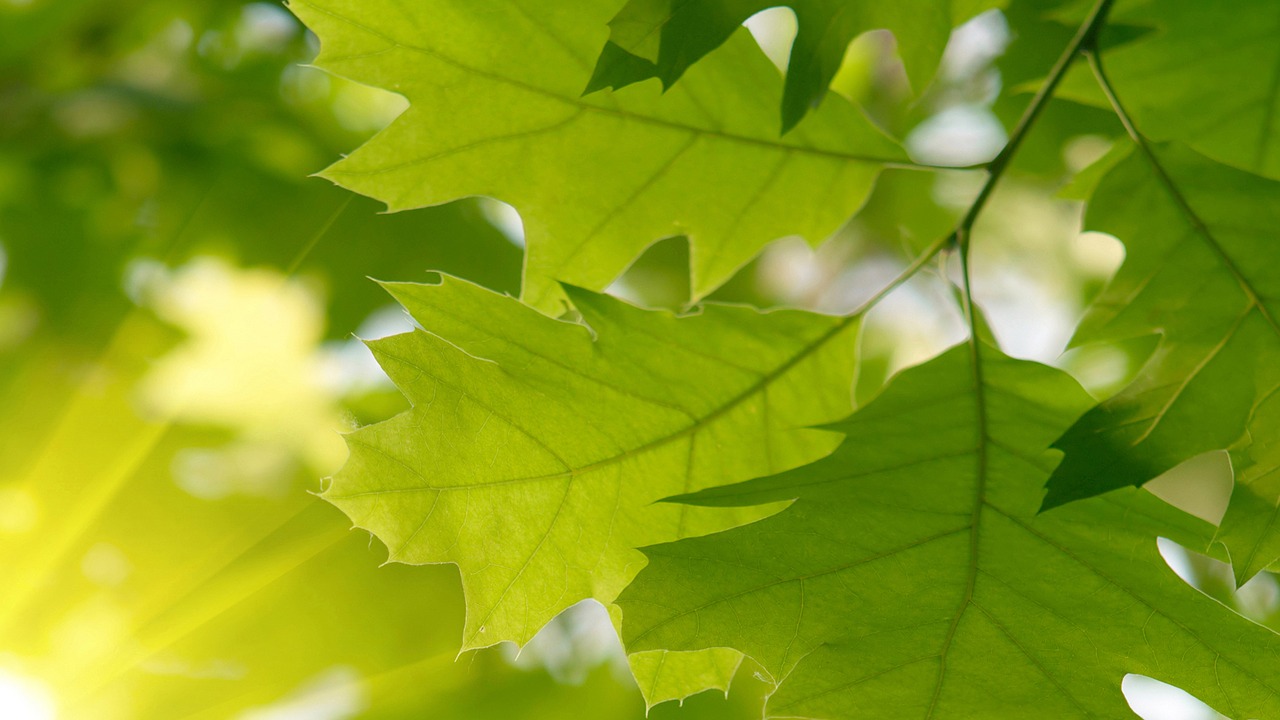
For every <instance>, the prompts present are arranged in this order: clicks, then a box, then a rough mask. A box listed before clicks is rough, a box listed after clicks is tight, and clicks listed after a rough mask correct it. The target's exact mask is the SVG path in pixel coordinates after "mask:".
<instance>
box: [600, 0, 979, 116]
mask: <svg viewBox="0 0 1280 720" xmlns="http://www.w3.org/2000/svg"><path fill="white" fill-rule="evenodd" d="M1003 4H1004V0H902V1H900V2H894V3H884V2H860V1H859V0H790V1H789V2H784V3H781V4H780V3H777V2H770V1H768V0H630V2H628V3H627V4H626V6H625V7H623V8H622V10H620V11H619V12H618V14H617V15H616V16H615V17H614V18H613V20H611V21H610V22H609V27H610V29H611V31H612V32H611V33H610V35H609V42H608V44H607V45H605V48H604V50H603V51H602V52H601V53H600V59H599V60H598V61H597V63H596V69H595V72H594V73H593V74H592V77H591V82H590V83H588V85H587V92H593V91H596V90H599V89H601V88H605V87H614V88H620V87H625V86H627V85H630V84H631V83H634V82H638V81H641V80H645V79H647V78H653V77H656V78H659V79H661V80H662V84H663V86H664V87H667V88H670V87H672V86H673V85H675V84H676V81H677V80H679V79H680V78H681V76H683V75H684V74H685V73H686V72H687V71H688V70H689V69H690V68H691V67H692V66H693V65H694V64H695V63H697V62H699V61H700V60H701V59H702V58H703V57H704V56H706V55H707V54H708V53H710V52H711V51H712V50H715V49H716V48H717V47H719V46H720V45H721V44H723V43H724V42H725V41H726V40H728V39H729V38H730V36H732V35H733V34H734V33H735V32H740V31H739V30H738V28H739V27H740V26H741V25H742V23H743V21H745V20H746V19H747V18H749V17H751V16H752V15H755V14H756V13H758V12H760V11H761V10H765V9H767V8H771V7H779V5H781V6H785V7H790V8H791V9H792V10H793V11H794V12H795V14H796V21H797V24H798V26H799V29H798V31H797V33H796V39H795V43H794V44H793V45H792V47H791V59H790V62H789V63H788V66H787V79H786V88H785V90H784V92H783V97H782V130H783V132H784V133H785V132H788V131H790V130H791V129H792V128H794V127H795V126H796V124H797V123H799V122H800V121H801V120H802V119H804V116H805V115H806V114H807V113H809V112H810V111H812V110H814V109H815V108H817V107H818V106H819V105H820V104H821V103H822V101H823V99H824V98H825V97H826V95H827V88H828V86H830V84H831V80H832V78H834V77H835V76H836V71H838V70H839V69H840V64H841V62H842V61H843V60H844V55H845V50H846V48H847V47H848V45H849V43H850V42H851V41H852V40H853V39H854V38H855V37H857V36H858V35H861V34H862V33H864V32H867V31H869V30H889V31H891V32H893V34H894V37H895V38H896V39H897V41H898V53H899V54H900V55H901V57H902V62H903V65H904V66H905V67H906V70H907V75H908V77H909V78H910V79H911V80H912V82H913V83H915V85H916V88H917V89H922V88H923V87H924V86H925V85H927V84H928V82H929V80H930V79H931V78H932V77H933V73H934V71H935V70H936V69H937V66H938V61H939V60H941V58H942V51H943V49H945V48H946V45H947V38H948V37H950V35H951V30H952V28H954V27H956V26H957V25H959V24H960V23H962V22H964V21H965V20H968V19H969V18H971V17H973V16H974V15H977V14H978V13H980V12H982V11H984V10H989V9H991V8H995V7H1000V6H1002V5H1003ZM713 58H714V56H713Z"/></svg>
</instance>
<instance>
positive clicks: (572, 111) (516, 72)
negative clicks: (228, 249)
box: [291, 0, 906, 312]
mask: <svg viewBox="0 0 1280 720" xmlns="http://www.w3.org/2000/svg"><path fill="white" fill-rule="evenodd" d="M291 7H292V9H293V10H294V12H295V13H297V14H298V16H299V17H301V18H302V19H303V20H304V21H305V22H306V23H307V25H308V26H309V27H310V28H311V29H312V30H313V31H315V32H316V34H317V35H319V37H320V39H321V47H322V51H321V53H320V56H319V57H318V58H317V60H316V62H317V64H319V65H320V66H321V67H324V68H326V69H328V70H330V71H331V72H334V73H336V74H338V75H342V76H346V77H349V78H352V79H354V80H357V81H359V82H363V83H367V84H370V85H376V86H378V87H382V88H387V89H389V90H394V91H396V92H399V93H401V94H403V95H404V96H405V97H407V98H408V99H409V101H410V103H411V106H410V108H409V109H408V110H407V111H406V112H405V113H404V114H403V115H402V116H401V117H400V118H398V119H397V120H396V121H395V122H394V123H393V124H392V125H391V127H389V128H388V129H387V130H385V131H383V132H382V133H381V134H379V135H377V136H376V137H375V138H374V139H373V140H371V141H370V142H369V143H367V144H365V145H364V146H363V147H361V148H360V149H359V150H357V151H356V152H354V153H352V154H351V155H350V156H349V157H347V158H345V159H343V160H342V161H340V162H338V163H337V164H335V165H334V166H332V167H330V168H329V169H327V170H325V171H324V173H322V174H323V175H324V176H325V177H327V178H329V179H331V180H333V181H334V182H337V183H339V184H341V185H342V186H344V187H346V188H348V189H351V190H354V191H356V192H359V193H362V194H365V195H369V196H372V197H375V198H377V199H379V200H382V201H384V202H386V203H387V205H388V206H389V208H390V209H391V210H401V209H405V208H413V207H421V206H424V205H435V204H439V203H444V202H448V201H450V200H454V199H457V198H461V197H466V196H470V195H486V196H490V197H494V198H497V199H500V200H503V201H505V202H508V203H510V204H511V205H513V206H514V207H515V208H516V209H517V210H518V211H519V212H520V215H521V218H522V219H523V220H524V229H525V233H526V239H527V243H528V255H527V257H526V260H525V268H524V273H525V275H524V282H525V285H524V298H525V300H526V301H528V302H529V303H531V304H533V305H534V306H535V307H538V308H539V309H542V310H544V311H548V312H552V311H557V310H559V309H560V304H559V303H560V298H562V296H561V295H560V293H559V288H558V286H557V285H556V281H557V280H559V281H564V282H568V283H572V284H575V285H579V286H582V287H587V288H591V289H596V290H599V289H603V288H604V287H606V286H607V285H608V284H609V283H610V282H611V281H612V280H613V279H614V278H616V277H617V276H618V275H619V273H621V272H622V271H623V270H624V269H625V268H626V267H627V265H628V264H630V262H631V261H632V260H634V259H635V258H636V256H638V255H639V254H640V253H641V252H642V251H643V250H644V249H645V248H646V247H648V246H649V245H650V244H652V243H653V242H654V241H656V240H659V239H662V238H665V237H670V236H675V235H687V236H689V238H690V243H691V258H690V262H691V266H692V267H691V269H692V275H693V279H692V289H693V295H694V299H698V298H701V297H703V296H705V295H706V294H707V293H709V292H710V291H712V290H714V289H715V288H716V287H718V286H719V285H720V284H721V283H723V282H724V281H725V280H726V279H727V278H728V277H729V276H730V275H732V274H733V273H734V271H736V270H737V269H738V268H739V267H741V266H742V265H743V264H744V263H746V262H747V261H748V260H749V259H750V258H751V257H752V256H753V255H754V254H755V253H756V252H758V251H759V250H760V248H761V247H763V246H764V245H765V244H766V243H768V242H770V241H772V240H774V239H777V238H779V237H782V236H784V235H791V234H799V235H803V236H805V237H806V238H808V239H809V240H811V241H814V242H817V241H820V240H823V239H825V238H826V237H827V236H828V235H830V234H831V233H832V232H834V231H835V230H836V229H838V228H839V227H840V225H841V224H842V223H843V222H844V221H845V220H846V219H848V217H849V216H850V215H851V214H853V212H854V211H855V210H857V209H858V207H859V206H860V205H861V204H862V202H863V201H864V200H865V199H866V196H867V194H868V193H869V192H870V190H871V186H872V183H873V181H874V179H875V177H876V175H877V173H878V172H879V170H880V168H881V167H882V166H883V165H884V163H900V162H903V161H905V159H906V156H905V155H904V153H903V151H902V150H901V149H900V148H899V147H898V146H897V145H896V144H894V143H893V142H892V141H891V140H889V139H888V138H887V137H886V136H884V135H883V134H882V133H881V132H880V131H879V130H877V129H876V128H875V127H874V126H873V125H872V124H871V123H870V121H868V120H867V119H866V118H865V117H864V116H862V115H861V114H860V113H859V112H858V111H857V110H856V109H854V108H853V107H852V106H850V105H849V104H848V103H846V102H843V101H839V102H830V103H827V104H826V105H825V106H824V108H823V111H822V112H821V113H819V114H818V115H817V117H815V118H814V120H813V121H812V122H811V123H809V124H807V125H806V127H805V128H804V130H803V132H797V133H793V134H792V135H790V136H788V137H787V138H785V139H779V138H778V137H777V126H776V122H775V121H774V119H773V117H772V107H773V106H774V103H775V102H776V100H777V98H778V97H779V93H780V89H781V88H780V87H779V85H780V82H779V78H778V77H777V71H776V70H775V69H774V67H773V66H772V65H771V64H770V63H769V61H768V60H767V59H766V58H765V57H764V55H763V53H761V51H760V49H759V48H758V47H756V46H755V44H754V43H753V42H752V41H751V39H750V37H749V36H747V34H746V32H745V30H744V31H743V32H742V33H740V34H739V36H738V37H736V38H734V39H733V40H732V41H731V42H729V43H728V44H727V46H726V49H725V51H724V52H723V53H720V54H718V56H717V58H715V59H713V60H712V61H709V62H707V63H704V64H703V65H702V66H700V67H699V68H698V69H697V71H695V72H692V73H690V74H689V77H688V78H687V79H686V81H685V82H684V83H682V85H681V87H680V88H678V89H676V90H673V91H671V92H668V93H666V94H665V95H664V94H662V93H661V92H660V89H659V88H658V87H657V86H656V85H654V84H651V83H650V84H645V85H642V86H638V87H635V88H630V89H628V90H626V91H624V92H619V93H603V94H598V95H593V96H591V97H586V98H584V97H581V91H582V87H583V85H584V84H585V82H586V79H587V77H588V75H589V74H590V62H591V58H593V57H594V55H595V53H596V52H597V51H598V49H599V48H600V46H601V44H602V43H603V42H604V38H603V33H604V31H605V29H606V28H605V23H606V21H607V20H608V16H609V13H610V12H611V11H612V10H613V9H614V7H615V6H614V4H613V3H612V2H609V1H608V0H590V1H589V2H577V3H573V5H572V6H567V5H566V6H560V7H557V6H553V5H549V4H547V3H540V2H533V1H532V0H508V1H507V2H488V3H476V2H470V1H467V0H430V1H427V2H418V3H412V4H404V3H397V2H392V0H295V1H294V2H293V4H292V6H291ZM760 95H763V96H764V99H761V98H760V97H759V96H760Z"/></svg>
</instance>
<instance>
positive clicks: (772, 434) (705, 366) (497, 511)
mask: <svg viewBox="0 0 1280 720" xmlns="http://www.w3.org/2000/svg"><path fill="white" fill-rule="evenodd" d="M387 288H388V290H390V291H391V293H392V294H393V295H394V296H395V297H396V299H397V300H399V301H400V302H401V304H403V305H404V306H405V307H406V308H407V309H408V310H409V312H410V313H411V314H412V315H413V317H414V319H415V320H417V322H418V323H420V325H421V326H422V327H423V328H425V331H417V332H413V333H408V334H403V335H396V336H392V337H388V338H385V339H382V340H377V341H373V342H371V343H369V347H370V349H371V350H372V351H373V353H374V356H375V357H376V358H377V359H378V362H379V363H380V364H381V365H382V367H383V369H384V370H386V372H387V374H388V375H389V376H390V377H391V378H392V380H394V381H395V383H396V385H397V386H398V387H399V388H400V389H401V390H402V391H403V392H404V393H405V395H407V396H408V399H409V400H410V402H411V403H412V405H413V408H412V410H410V411H408V412H406V413H403V414H401V415H398V416H396V417H395V418H392V419H391V420H389V421H387V422H384V423H381V424H377V425H372V426H369V427H365V428H363V429H361V430H359V431H357V432H355V433H353V434H351V435H349V436H348V437H347V441H348V445H349V447H350V450H351V456H350V459H349V460H348V462H347V464H346V466H345V467H344V468H343V469H342V471H341V472H339V473H338V474H337V475H336V476H335V477H334V478H333V480H332V483H331V485H330V486H329V487H328V488H327V490H326V491H325V493H324V495H323V497H324V498H325V499H326V500H329V501H330V502H332V503H333V504H335V505H337V506H338V507H339V508H341V509H342V510H343V512H345V513H346V514H347V515H348V516H350V517H351V519H352V520H353V521H354V523H355V524H356V525H357V526H359V527H362V528H365V529H368V530H369V531H371V532H372V533H374V534H375V535H376V536H377V537H378V538H379V539H381V540H382V541H383V542H384V543H385V544H386V545H387V547H388V548H389V551H390V560H391V561H397V562H404V563H412V564H421V563H442V562H450V563H455V564H457V565H458V567H459V568H460V570H461V572H462V581H463V587H464V589H465V592H466V603H467V619H466V630H465V633H464V637H463V647H464V648H468V649H469V648H477V647H483V646H487V645H492V644H494V643H497V642H501V641H514V642H516V643H519V644H524V643H525V642H527V641H528V640H529V639H530V638H532V637H533V635H534V634H535V633H536V632H537V631H538V630H539V629H540V628H541V627H542V626H543V625H544V624H545V623H546V622H547V621H549V620H550V619H551V618H552V617H554V616H555V615H556V614H557V613H558V612H560V611H561V610H563V609H564V608H566V607H568V606H570V605H573V604H574V603H576V602H578V601H579V600H582V599H584V598H595V599H597V600H599V601H601V602H603V603H606V604H608V603H611V602H612V601H613V600H614V598H615V597H616V596H617V594H618V593H619V592H620V591H621V590H622V588H623V587H624V586H625V585H626V584H627V583H628V582H629V581H630V580H631V578H632V577H633V576H634V575H635V573H636V572H637V571H639V569H640V567H641V566H642V565H643V563H644V558H643V556H642V555H641V554H640V553H639V552H638V551H637V550H635V549H634V548H636V547H639V546H641V545H645V544H649V543H654V542H664V541H668V540H674V539H677V538H681V537H687V536H691V535H698V534H702V533H706V532H711V531H713V530H718V529H723V528H725V527H729V526H732V525H735V524H738V523H741V522H744V521H746V520H750V519H753V518H756V517H759V516H760V512H759V511H757V510H751V511H741V510H736V511H732V512H728V511H724V510H703V509H697V508H684V507H676V506H671V505H654V504H653V503H654V501H655V500H658V499H660V498H663V497H666V496H668V495H673V494H676V493H681V492H689V491H693V490H698V489H702V488H706V487H711V486H714V485H721V484H724V483H728V482H736V481H740V480H743V479H746V478H750V477H753V476H756V475H760V474H763V473H767V472H772V471H776V470H779V469H783V468H791V467H795V466H798V465H801V464H803V463H805V462H809V461H812V460H814V459H816V458H819V457H821V456H823V455H825V454H826V453H828V452H830V451H831V449H832V448H833V447H834V446H835V444H836V442H838V437H837V436H835V435H834V434H832V433H829V432H823V431H819V430H812V429H807V426H809V425H812V424H814V423H819V422H825V421H829V420H831V419H834V418H838V417H840V416H841V415H842V414H844V413H846V412H847V411H848V409H849V407H850V385H851V382H852V376H853V365H854V347H853V345H854V342H855V329H856V326H857V321H856V319H855V318H852V317H846V318H835V317H827V316H821V315H813V314H809V313H801V312H773V313H767V314H766V313H760V312H757V311H754V310H750V309H747V308H739V307H726V306H708V307H705V308H703V309H702V311H701V312H700V313H698V314H696V315H690V316H675V315H673V314H671V313H666V312H652V311H646V310H641V309H638V308H635V307H632V306H630V305H627V304H626V303H624V302H622V301H620V300H616V299H613V298H610V297H608V296H603V295H596V294H593V293H590V292H587V291H583V290H578V289H573V288H566V290H567V292H568V294H569V297H570V298H571V299H572V300H573V302H574V304H575V305H576V306H577V307H578V309H579V310H580V311H581V312H582V316H583V319H584V321H585V323H586V326H584V325H580V324H575V323H569V322H563V321H559V320H552V319H550V318H547V317H545V316H543V315H541V314H539V313H537V312H536V311H534V310H532V309H531V308H528V307H527V306H524V305H522V304H521V303H519V302H518V301H516V300H514V299H512V298H509V297H504V296H501V295H497V294H495V293H492V292H490V291H487V290H484V289H482V288H480V287H478V286H475V285H471V284H469V283H465V282H461V281H458V280H455V279H450V278H445V279H444V280H443V281H442V283H441V284H440V285H438V286H429V285H415V284H392V285H388V286H387ZM673 662H678V663H682V664H681V665H680V667H681V668H683V669H684V670H685V671H689V670H690V668H691V667H692V666H695V665H699V664H701V670H699V672H700V673H701V674H703V675H706V674H715V672H714V671H715V670H716V669H717V668H718V669H720V673H719V677H720V680H719V681H718V685H719V686H721V687H723V686H725V685H727V682H728V675H731V670H732V667H728V666H729V665H730V663H729V662H728V661H727V659H726V658H725V657H724V656H723V653H721V654H720V655H718V656H716V657H712V658H706V657H704V658H702V659H701V660H698V659H693V660H690V659H689V658H675V659H674V660H673ZM651 665H652V664H651V663H648V662H647V661H643V660H642V661H640V662H639V663H638V667H640V669H644V668H646V667H650V666H651ZM708 665H709V666H708ZM732 666H736V660H734V661H733V662H732ZM726 667H728V672H725V671H724V669H725V668H726ZM653 672H654V674H653V675H651V676H649V677H647V678H645V677H642V678H641V685H642V688H644V689H645V690H646V691H649V692H654V688H655V687H656V688H657V692H659V696H658V697H653V696H651V697H650V698H649V699H650V701H651V702H653V701H657V700H661V699H667V698H669V697H680V696H682V695H684V694H688V692H689V690H690V686H689V685H688V684H687V683H688V682H690V681H689V679H688V678H687V677H679V676H676V677H672V675H675V674H668V675H667V676H663V677H659V676H657V674H656V673H657V668H654V670H653ZM688 674H690V675H692V674H693V673H692V672H689V673H688ZM682 683H684V684H682ZM695 684H696V683H695ZM703 687H705V685H703V686H702V687H698V688H697V689H698V690H701V689H703ZM671 693H674V694H671Z"/></svg>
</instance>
